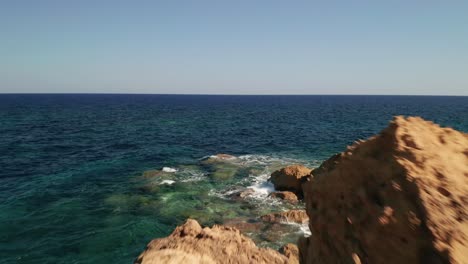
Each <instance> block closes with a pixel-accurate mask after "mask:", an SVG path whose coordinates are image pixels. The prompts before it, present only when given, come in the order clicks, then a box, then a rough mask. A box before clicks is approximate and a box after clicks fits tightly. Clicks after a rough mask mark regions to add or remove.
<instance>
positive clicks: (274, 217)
mask: <svg viewBox="0 0 468 264" xmlns="http://www.w3.org/2000/svg"><path fill="white" fill-rule="evenodd" d="M260 219H262V221H265V222H271V223H284V222H289V223H290V222H293V223H299V224H303V223H307V221H309V217H308V216H307V214H306V211H305V210H289V211H286V212H280V213H272V214H267V215H264V216H262V217H260Z"/></svg>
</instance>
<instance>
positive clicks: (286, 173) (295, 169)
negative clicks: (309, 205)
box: [270, 165, 312, 197]
mask: <svg viewBox="0 0 468 264" xmlns="http://www.w3.org/2000/svg"><path fill="white" fill-rule="evenodd" d="M311 172H312V170H311V169H309V168H307V167H305V166H303V165H291V166H288V167H285V168H282V169H280V170H277V171H275V172H273V173H272V174H271V178H270V181H271V182H272V183H273V185H274V186H275V189H276V190H279V191H291V192H294V193H295V194H296V195H297V196H299V197H302V195H303V194H302V186H301V185H302V182H303V179H302V178H303V177H306V176H309V175H310V173H311Z"/></svg>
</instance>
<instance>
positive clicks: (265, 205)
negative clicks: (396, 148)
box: [0, 95, 468, 263]
mask: <svg viewBox="0 0 468 264" xmlns="http://www.w3.org/2000/svg"><path fill="white" fill-rule="evenodd" d="M400 114H404V115H419V116H422V117H424V118H426V119H430V120H433V121H435V122H437V123H440V124H442V125H445V126H452V127H454V128H456V129H458V130H462V131H465V132H466V131H468V97H406V96H405V97H398V96H386V97H382V96H175V95H0V135H1V136H0V150H1V151H0V168H1V171H0V263H131V262H132V261H133V259H134V258H135V257H136V256H137V255H138V254H139V253H140V252H141V251H142V250H143V249H144V247H145V245H146V244H147V243H148V242H149V241H150V240H151V239H152V238H155V237H162V236H166V235H168V234H169V233H171V231H172V229H173V228H174V227H175V226H176V225H178V224H181V223H182V222H183V221H184V220H185V219H186V218H187V217H192V218H195V219H197V220H199V221H200V222H201V223H202V224H205V225H211V224H215V223H229V222H233V221H234V222H235V221H247V222H249V223H254V224H255V219H257V217H258V216H260V215H262V214H265V213H269V212H273V211H279V210H283V209H286V208H294V207H300V206H301V205H300V204H299V205H297V206H292V205H288V204H283V203H281V202H278V201H275V200H271V199H267V198H266V191H267V190H268V188H269V186H268V184H267V183H266V179H267V177H268V174H269V173H270V172H271V171H273V170H274V169H277V168H279V167H282V166H285V165H287V164H292V163H304V164H306V165H308V166H311V167H314V166H318V164H320V162H321V161H323V160H324V159H326V158H327V157H329V156H330V155H332V154H334V153H336V152H339V151H341V150H342V149H344V148H345V146H346V145H348V144H350V143H352V142H353V141H354V140H356V139H360V138H367V137H369V136H371V135H373V134H375V133H377V132H379V131H380V130H381V129H382V128H384V127H385V126H386V124H387V122H388V121H389V120H390V119H391V117H392V116H393V115H400ZM217 153H229V154H232V155H235V156H236V157H238V158H237V159H236V160H235V161H232V162H217V161H214V162H206V158H208V157H209V156H211V155H214V154H217ZM163 167H168V168H173V169H176V170H177V171H176V172H166V173H162V174H159V173H156V172H155V171H154V170H161V169H162V168H163ZM155 174H157V175H155ZM249 186H252V187H255V189H256V190H257V192H256V193H255V195H254V196H253V197H250V198H248V199H246V200H236V199H232V198H231V197H230V194H231V193H233V192H235V191H236V190H241V189H242V188H245V187H249ZM301 228H302V227H301V226H297V225H284V226H268V225H260V226H256V227H255V228H253V229H246V230H245V233H246V234H248V235H249V236H251V237H252V238H253V239H254V240H255V241H256V242H257V243H258V244H260V245H261V246H270V247H274V248H275V247H278V246H279V245H280V244H282V243H284V242H288V241H293V240H294V239H296V238H297V236H299V235H302V233H301V232H303V231H304V230H302V229H301ZM301 230H302V231H301ZM287 234H289V235H287Z"/></svg>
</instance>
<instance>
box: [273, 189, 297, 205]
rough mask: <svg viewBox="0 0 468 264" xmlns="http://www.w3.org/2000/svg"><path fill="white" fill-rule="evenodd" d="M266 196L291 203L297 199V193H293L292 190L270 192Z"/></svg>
mask: <svg viewBox="0 0 468 264" xmlns="http://www.w3.org/2000/svg"><path fill="white" fill-rule="evenodd" d="M268 196H269V197H272V198H278V199H281V200H285V201H288V202H292V203H297V201H298V199H297V195H296V194H294V193H293V192H288V191H282V192H272V193H270V194H269V195H268Z"/></svg>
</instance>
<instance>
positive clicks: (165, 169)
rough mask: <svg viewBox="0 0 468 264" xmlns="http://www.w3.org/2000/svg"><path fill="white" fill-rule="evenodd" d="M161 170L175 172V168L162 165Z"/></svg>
mask: <svg viewBox="0 0 468 264" xmlns="http://www.w3.org/2000/svg"><path fill="white" fill-rule="evenodd" d="M162 171H164V172H177V169H174V168H171V167H163V168H162Z"/></svg>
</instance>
